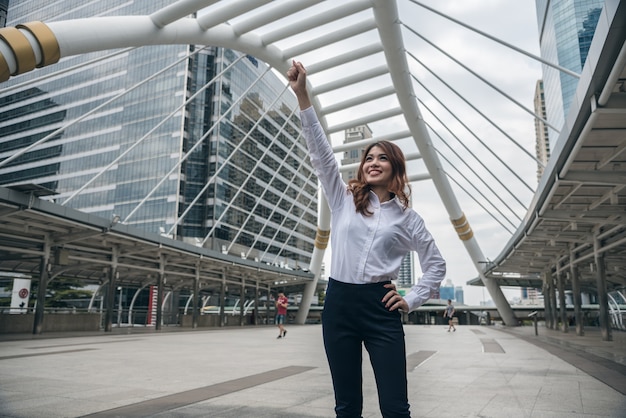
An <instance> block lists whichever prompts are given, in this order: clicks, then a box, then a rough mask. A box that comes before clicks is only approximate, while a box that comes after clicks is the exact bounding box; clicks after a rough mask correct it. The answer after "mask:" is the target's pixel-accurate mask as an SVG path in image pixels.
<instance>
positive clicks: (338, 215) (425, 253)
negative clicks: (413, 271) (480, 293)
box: [300, 107, 446, 311]
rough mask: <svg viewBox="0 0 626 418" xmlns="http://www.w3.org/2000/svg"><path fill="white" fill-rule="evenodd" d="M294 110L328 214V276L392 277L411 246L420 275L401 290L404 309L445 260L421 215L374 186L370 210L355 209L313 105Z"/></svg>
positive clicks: (427, 288)
mask: <svg viewBox="0 0 626 418" xmlns="http://www.w3.org/2000/svg"><path fill="white" fill-rule="evenodd" d="M300 116H301V120H302V131H303V135H304V137H305V139H306V143H307V147H308V149H309V152H310V158H311V163H312V165H313V167H314V169H315V171H316V174H317V176H318V178H319V180H320V182H321V184H322V189H323V191H324V194H325V195H326V198H327V200H328V205H329V207H330V211H331V215H332V216H331V236H330V238H331V246H332V265H331V271H330V276H331V277H332V278H333V279H335V280H338V281H341V282H345V283H353V284H365V283H376V282H382V281H386V280H395V279H397V277H398V271H399V270H400V265H401V264H402V260H403V259H404V257H405V256H406V255H407V254H408V253H409V252H410V251H416V252H417V254H418V257H419V262H420V266H421V268H422V273H423V275H422V278H421V279H420V281H419V282H418V283H417V284H416V285H414V286H413V287H412V288H411V291H410V292H408V293H407V294H406V295H405V296H404V299H405V300H406V302H407V304H408V305H409V310H410V311H412V310H414V309H416V308H417V307H419V306H420V305H422V304H423V303H424V302H426V301H427V300H428V299H429V298H430V296H431V294H433V293H434V292H435V291H436V290H437V289H439V284H440V283H441V281H442V280H443V279H444V277H445V274H446V263H445V261H444V259H443V257H442V256H441V253H440V252H439V249H438V248H437V245H436V244H435V241H434V239H433V237H432V236H431V235H430V232H428V230H427V229H426V226H425V225H424V221H423V219H422V217H421V216H419V215H418V214H417V212H415V211H414V210H413V209H411V208H407V209H404V208H403V207H402V204H401V203H400V201H399V200H398V198H397V197H395V198H393V199H391V200H389V201H388V202H384V203H380V201H379V200H378V196H377V195H376V194H375V193H374V192H370V207H369V210H370V211H371V212H373V214H372V215H371V216H363V215H362V214H361V213H359V212H357V210H356V207H355V205H354V199H353V196H352V194H351V193H350V192H348V188H347V185H346V184H345V183H344V181H343V179H342V178H341V174H340V172H339V166H338V165H337V160H336V159H335V155H334V154H333V151H332V148H331V146H330V144H329V142H328V139H327V138H326V135H325V133H324V130H323V129H322V126H321V124H320V123H319V121H318V119H317V115H316V114H315V110H314V109H313V108H312V107H310V108H308V109H305V110H303V111H302V112H301V114H300Z"/></svg>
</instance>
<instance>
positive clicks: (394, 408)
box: [322, 278, 410, 418]
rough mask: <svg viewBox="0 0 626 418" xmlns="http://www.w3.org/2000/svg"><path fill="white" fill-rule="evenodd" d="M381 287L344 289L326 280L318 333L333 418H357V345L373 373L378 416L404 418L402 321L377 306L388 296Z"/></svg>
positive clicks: (360, 400) (359, 403) (359, 364)
mask: <svg viewBox="0 0 626 418" xmlns="http://www.w3.org/2000/svg"><path fill="white" fill-rule="evenodd" d="M385 283H389V282H385ZM385 283H374V284H364V285H357V284H346V283H342V282H339V281H337V280H333V279H332V278H331V279H330V281H329V284H328V289H327V292H326V298H325V300H324V311H323V314H322V329H323V335H324V348H325V349H326V357H327V358H328V364H329V366H330V372H331V376H332V379H333V388H334V390H335V413H336V414H337V417H350V418H360V417H361V413H362V410H363V388H362V383H363V373H362V363H363V359H362V353H363V351H362V350H363V348H362V344H365V348H366V349H367V352H368V353H369V357H370V361H371V363H372V368H373V370H374V376H375V378H376V387H377V389H378V401H379V404H380V410H381V412H382V416H383V417H384V418H396V417H398V418H399V417H402V418H406V417H410V412H409V403H408V399H407V375H406V373H407V371H406V349H405V344H404V330H403V328H402V319H401V316H400V312H398V311H393V312H389V310H388V309H387V308H385V305H384V304H383V303H382V302H381V301H382V298H383V296H384V295H385V294H386V293H387V292H388V291H389V289H387V288H385V287H383V286H384V284H385Z"/></svg>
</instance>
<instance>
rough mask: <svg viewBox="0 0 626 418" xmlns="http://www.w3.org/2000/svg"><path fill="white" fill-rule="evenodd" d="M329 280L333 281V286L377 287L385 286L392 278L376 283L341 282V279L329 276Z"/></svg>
mask: <svg viewBox="0 0 626 418" xmlns="http://www.w3.org/2000/svg"><path fill="white" fill-rule="evenodd" d="M328 282H329V283H332V284H333V286H345V287H354V286H358V287H362V286H365V287H376V286H384V285H386V284H391V280H385V281H382V282H374V283H346V282H341V281H339V280H336V279H333V278H332V277H329V278H328Z"/></svg>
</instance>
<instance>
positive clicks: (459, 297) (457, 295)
mask: <svg viewBox="0 0 626 418" xmlns="http://www.w3.org/2000/svg"><path fill="white" fill-rule="evenodd" d="M454 300H456V303H460V304H464V303H465V298H464V296H463V286H457V287H455V288H454Z"/></svg>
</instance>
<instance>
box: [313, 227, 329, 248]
mask: <svg viewBox="0 0 626 418" xmlns="http://www.w3.org/2000/svg"><path fill="white" fill-rule="evenodd" d="M328 238H330V231H325V230H323V229H319V228H318V229H317V233H316V234H315V247H316V248H318V249H320V250H325V249H326V247H328Z"/></svg>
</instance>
